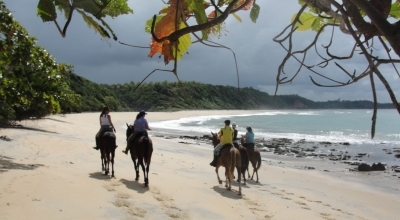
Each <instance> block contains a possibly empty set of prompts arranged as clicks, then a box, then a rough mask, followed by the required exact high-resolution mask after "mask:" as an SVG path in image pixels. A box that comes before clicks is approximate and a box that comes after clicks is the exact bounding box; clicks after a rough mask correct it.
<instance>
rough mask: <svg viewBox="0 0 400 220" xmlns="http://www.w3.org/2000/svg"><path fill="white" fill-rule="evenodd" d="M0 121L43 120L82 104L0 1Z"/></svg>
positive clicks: (60, 69)
mask: <svg viewBox="0 0 400 220" xmlns="http://www.w3.org/2000/svg"><path fill="white" fill-rule="evenodd" d="M0 7H1V8H0V20H1V21H2V22H0V120H14V119H17V120H22V119H25V118H29V117H43V116H45V115H47V114H50V113H58V112H60V111H61V108H60V103H64V104H65V105H70V104H74V103H75V102H78V101H79V96H77V95H75V94H73V92H72V91H71V90H70V88H69V86H68V84H67V83H66V81H65V76H64V75H63V74H62V72H63V71H64V70H65V65H64V64H57V63H56V62H55V60H54V58H53V56H51V55H50V54H49V53H48V52H47V51H46V50H45V49H44V48H43V47H40V46H37V45H35V43H36V38H34V37H31V36H30V35H29V33H28V32H27V31H26V30H25V29H24V28H23V27H22V26H21V25H20V24H19V23H18V22H17V21H15V20H14V18H13V16H12V14H11V13H10V11H9V10H8V9H7V8H6V7H5V5H4V3H3V2H2V1H0Z"/></svg>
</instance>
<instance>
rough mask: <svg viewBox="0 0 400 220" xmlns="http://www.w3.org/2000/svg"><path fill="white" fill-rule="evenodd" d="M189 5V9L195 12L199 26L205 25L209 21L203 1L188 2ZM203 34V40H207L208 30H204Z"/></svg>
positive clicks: (191, 0)
mask: <svg viewBox="0 0 400 220" xmlns="http://www.w3.org/2000/svg"><path fill="white" fill-rule="evenodd" d="M187 4H188V9H189V10H193V13H194V17H195V18H196V21H197V23H198V24H204V23H206V22H207V21H208V19H207V15H206V11H205V8H204V2H203V0H187ZM201 32H202V33H203V37H202V39H203V40H207V38H208V30H202V31H201Z"/></svg>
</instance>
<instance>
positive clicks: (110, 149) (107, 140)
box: [99, 131, 117, 177]
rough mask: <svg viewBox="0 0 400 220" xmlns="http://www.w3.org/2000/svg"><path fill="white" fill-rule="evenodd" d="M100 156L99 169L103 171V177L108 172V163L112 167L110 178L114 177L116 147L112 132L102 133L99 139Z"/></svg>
mask: <svg viewBox="0 0 400 220" xmlns="http://www.w3.org/2000/svg"><path fill="white" fill-rule="evenodd" d="M99 145H100V154H101V167H102V170H103V171H105V172H104V175H108V174H109V172H110V162H111V167H112V173H111V177H115V176H114V157H115V149H116V148H117V145H116V136H115V134H114V133H113V132H112V131H107V132H104V133H103V134H102V135H101V136H100V138H99Z"/></svg>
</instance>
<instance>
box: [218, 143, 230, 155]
mask: <svg viewBox="0 0 400 220" xmlns="http://www.w3.org/2000/svg"><path fill="white" fill-rule="evenodd" d="M231 147H233V145H232V144H224V145H223V146H222V147H221V150H219V152H222V150H223V149H225V148H231ZM219 155H221V153H220V154H219Z"/></svg>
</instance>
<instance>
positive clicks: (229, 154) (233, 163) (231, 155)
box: [211, 132, 242, 195]
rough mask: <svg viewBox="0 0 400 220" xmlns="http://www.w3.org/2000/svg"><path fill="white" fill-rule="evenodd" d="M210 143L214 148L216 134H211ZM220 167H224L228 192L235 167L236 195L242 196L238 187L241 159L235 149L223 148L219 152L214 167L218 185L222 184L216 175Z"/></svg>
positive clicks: (216, 138)
mask: <svg viewBox="0 0 400 220" xmlns="http://www.w3.org/2000/svg"><path fill="white" fill-rule="evenodd" d="M211 134H212V136H213V137H212V142H213V145H214V148H215V147H216V146H217V145H218V143H219V139H218V137H217V134H214V133H212V132H211ZM220 166H223V167H225V177H226V181H225V187H226V188H227V189H228V190H231V186H232V182H233V179H234V176H233V172H234V171H235V167H236V170H237V173H238V181H237V182H238V184H239V193H238V195H241V194H242V186H241V185H240V182H241V166H242V163H241V158H240V153H239V150H238V149H236V148H235V147H234V146H233V145H231V146H223V147H222V149H221V151H220V156H219V158H218V161H217V166H216V167H215V173H217V178H218V182H219V184H222V181H221V179H220V178H219V174H218V168H219V167H220Z"/></svg>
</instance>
